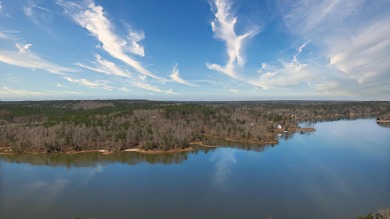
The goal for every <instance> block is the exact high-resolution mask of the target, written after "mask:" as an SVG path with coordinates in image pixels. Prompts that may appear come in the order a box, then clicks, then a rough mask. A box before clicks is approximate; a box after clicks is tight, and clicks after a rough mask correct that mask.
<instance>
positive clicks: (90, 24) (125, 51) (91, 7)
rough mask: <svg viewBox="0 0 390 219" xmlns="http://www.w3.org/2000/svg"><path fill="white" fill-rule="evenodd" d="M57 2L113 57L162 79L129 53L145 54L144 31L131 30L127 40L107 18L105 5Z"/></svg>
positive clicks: (89, 1)
mask: <svg viewBox="0 0 390 219" xmlns="http://www.w3.org/2000/svg"><path fill="white" fill-rule="evenodd" d="M57 3H58V4H59V5H61V6H63V7H64V8H65V13H66V14H68V15H69V16H71V18H72V19H73V20H74V21H75V22H76V23H77V24H78V25H80V26H82V27H84V28H85V29H87V30H88V31H89V32H90V33H91V34H92V36H94V37H95V38H96V39H97V40H99V42H100V43H101V44H102V49H103V50H105V51H106V52H107V53H108V54H110V55H111V56H112V57H114V58H116V59H119V60H121V61H123V62H124V63H126V64H128V65H129V66H131V67H133V68H134V69H135V70H136V71H138V72H139V73H141V74H144V75H146V76H149V77H152V78H155V79H161V78H160V77H158V76H156V75H154V74H152V73H151V72H149V71H148V70H146V69H145V68H144V67H143V66H142V64H141V63H140V62H138V61H136V60H135V59H133V58H132V57H130V56H129V53H132V54H135V55H139V56H144V48H143V47H142V45H140V44H139V41H141V40H142V39H144V34H143V33H138V32H136V31H134V30H130V31H129V32H130V33H129V36H128V37H127V40H125V39H123V38H122V37H120V36H118V35H117V34H115V32H114V27H113V24H112V23H111V22H110V21H109V20H108V19H107V17H106V15H105V12H104V11H103V7H102V6H100V5H95V3H94V2H93V1H92V0H87V1H84V2H83V3H80V4H78V3H74V2H68V1H63V0H58V1H57Z"/></svg>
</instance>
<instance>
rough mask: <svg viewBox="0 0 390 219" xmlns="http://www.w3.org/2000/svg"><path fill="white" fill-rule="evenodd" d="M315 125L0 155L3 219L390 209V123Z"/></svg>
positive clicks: (328, 214) (323, 214) (297, 214)
mask: <svg viewBox="0 0 390 219" xmlns="http://www.w3.org/2000/svg"><path fill="white" fill-rule="evenodd" d="M314 128H316V129H317V131H316V132H315V133H311V134H295V135H294V136H288V137H287V136H282V137H280V143H279V144H278V145H275V146H266V147H264V146H263V147H262V146H228V147H224V148H218V149H215V150H208V151H204V150H197V151H194V152H189V153H177V154H163V155H142V154H139V153H134V152H132V153H121V154H116V155H100V154H77V155H63V154H60V155H50V156H47V155H20V156H0V165H1V166H0V174H1V175H0V218H5V219H6V218H10V219H18V218H23V219H25V218H30V219H34V218H40V219H42V218H59V219H61V218H64V219H65V218H66V219H74V218H77V217H78V218H80V219H87V218H89V219H92V218H180V219H182V218H273V219H275V218H300V219H301V218H343V219H344V218H356V217H357V216H359V215H365V214H368V213H369V212H372V211H375V210H377V209H378V208H384V207H390V128H386V127H381V126H379V125H377V124H376V123H375V121H374V120H373V119H360V120H354V121H347V120H342V121H336V122H322V123H316V124H314ZM286 138H288V139H286Z"/></svg>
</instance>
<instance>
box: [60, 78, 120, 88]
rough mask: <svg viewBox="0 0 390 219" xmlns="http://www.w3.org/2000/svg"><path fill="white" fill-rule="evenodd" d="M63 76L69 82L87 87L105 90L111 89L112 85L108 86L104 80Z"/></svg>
mask: <svg viewBox="0 0 390 219" xmlns="http://www.w3.org/2000/svg"><path fill="white" fill-rule="evenodd" d="M63 78H64V79H65V80H67V81H69V82H71V83H76V84H80V85H83V86H86V87H89V88H103V89H105V90H112V89H113V88H112V86H109V85H108V84H107V82H105V81H90V80H87V79H84V78H81V79H76V78H71V77H63Z"/></svg>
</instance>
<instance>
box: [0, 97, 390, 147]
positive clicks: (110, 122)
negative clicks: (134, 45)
mask: <svg viewBox="0 0 390 219" xmlns="http://www.w3.org/2000/svg"><path fill="white" fill-rule="evenodd" d="M389 112H390V102H385V101H364V102H355V101H256V102H252V101H250V102H160V101H147V100H74V101H23V102H0V153H52V152H70V151H73V152H74V151H76V152H77V151H97V150H101V151H108V152H120V151H125V150H131V149H134V150H138V149H140V150H142V151H174V150H185V149H189V148H191V146H192V145H193V144H199V145H203V146H209V145H213V142H214V140H215V139H223V140H226V141H232V142H234V141H238V142H245V143H253V144H276V143H277V138H276V134H278V133H291V132H307V131H314V130H313V129H311V128H304V127H299V126H298V124H299V122H302V121H323V120H337V119H343V118H350V117H356V116H362V115H368V116H370V117H374V116H375V117H377V118H378V120H381V121H385V120H388V119H389Z"/></svg>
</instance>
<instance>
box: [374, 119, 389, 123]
mask: <svg viewBox="0 0 390 219" xmlns="http://www.w3.org/2000/svg"><path fill="white" fill-rule="evenodd" d="M375 121H376V122H377V123H390V120H375Z"/></svg>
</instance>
